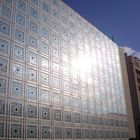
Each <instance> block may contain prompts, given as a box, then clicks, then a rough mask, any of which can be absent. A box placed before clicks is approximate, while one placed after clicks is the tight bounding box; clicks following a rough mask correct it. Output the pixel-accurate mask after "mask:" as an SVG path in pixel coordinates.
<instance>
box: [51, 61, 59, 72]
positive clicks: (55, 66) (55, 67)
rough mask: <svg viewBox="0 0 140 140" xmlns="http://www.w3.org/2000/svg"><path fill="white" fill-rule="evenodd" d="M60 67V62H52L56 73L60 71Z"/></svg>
mask: <svg viewBox="0 0 140 140" xmlns="http://www.w3.org/2000/svg"><path fill="white" fill-rule="evenodd" d="M59 69H60V68H59V64H58V63H55V62H53V63H52V70H53V72H55V73H59V72H60V70H59Z"/></svg>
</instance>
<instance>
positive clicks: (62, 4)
mask: <svg viewBox="0 0 140 140" xmlns="http://www.w3.org/2000/svg"><path fill="white" fill-rule="evenodd" d="M60 11H61V13H62V14H64V15H66V16H67V14H68V7H67V5H66V4H65V3H64V2H61V5H60Z"/></svg>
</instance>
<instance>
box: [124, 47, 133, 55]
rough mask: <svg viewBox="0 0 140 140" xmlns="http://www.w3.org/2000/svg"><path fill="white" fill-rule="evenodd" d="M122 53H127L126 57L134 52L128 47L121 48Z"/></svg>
mask: <svg viewBox="0 0 140 140" xmlns="http://www.w3.org/2000/svg"><path fill="white" fill-rule="evenodd" d="M122 48H123V50H124V52H125V53H127V55H133V54H135V50H133V49H132V48H129V47H122Z"/></svg>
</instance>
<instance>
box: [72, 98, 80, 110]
mask: <svg viewBox="0 0 140 140" xmlns="http://www.w3.org/2000/svg"><path fill="white" fill-rule="evenodd" d="M73 109H74V110H80V109H81V101H80V98H75V97H74V98H73Z"/></svg>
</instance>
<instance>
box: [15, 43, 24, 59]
mask: <svg viewBox="0 0 140 140" xmlns="http://www.w3.org/2000/svg"><path fill="white" fill-rule="evenodd" d="M24 55H25V51H24V48H22V47H20V46H19V45H14V46H13V57H14V58H15V59H17V60H21V61H23V60H24Z"/></svg>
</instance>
